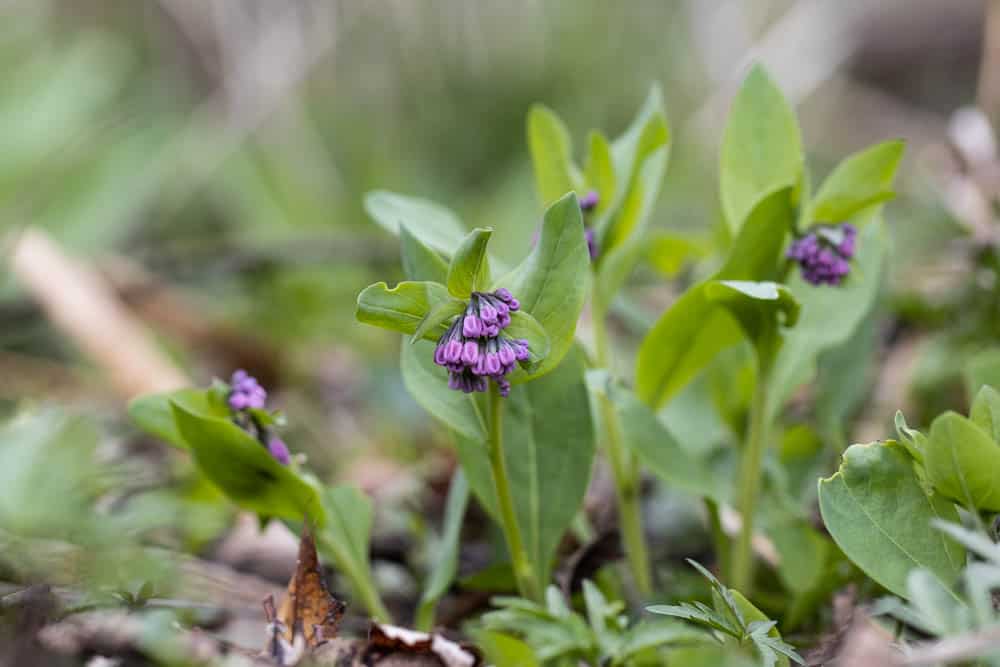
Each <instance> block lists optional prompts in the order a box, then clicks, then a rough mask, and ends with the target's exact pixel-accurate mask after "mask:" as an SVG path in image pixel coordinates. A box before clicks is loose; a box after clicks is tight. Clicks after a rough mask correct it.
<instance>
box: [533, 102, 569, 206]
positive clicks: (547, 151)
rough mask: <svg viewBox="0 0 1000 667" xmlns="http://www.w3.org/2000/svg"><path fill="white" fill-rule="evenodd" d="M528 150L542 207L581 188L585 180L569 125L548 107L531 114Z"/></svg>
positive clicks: (538, 106) (542, 107) (534, 109)
mask: <svg viewBox="0 0 1000 667" xmlns="http://www.w3.org/2000/svg"><path fill="white" fill-rule="evenodd" d="M528 148H529V150H530V151H531V161H532V164H533V165H534V168H535V185H536V187H537V190H538V199H539V200H540V202H541V205H542V208H546V207H548V206H549V205H551V204H552V203H554V202H555V201H556V200H558V199H560V198H562V197H563V196H565V195H566V193H567V192H572V191H574V190H576V189H577V185H578V184H579V182H580V180H581V178H580V175H579V170H578V169H577V167H576V165H574V163H573V145H572V141H571V140H570V136H569V130H567V129H566V125H565V123H563V122H562V119H560V118H559V116H557V115H556V114H555V112H554V111H552V110H551V109H549V108H548V107H546V106H544V105H541V104H536V105H534V106H533V107H531V110H530V111H529V112H528Z"/></svg>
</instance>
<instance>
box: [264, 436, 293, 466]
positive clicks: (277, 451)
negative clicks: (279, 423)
mask: <svg viewBox="0 0 1000 667" xmlns="http://www.w3.org/2000/svg"><path fill="white" fill-rule="evenodd" d="M267 451H269V452H271V456H273V457H274V460H275V461H277V462H278V463H280V464H281V465H284V466H286V465H288V464H289V463H290V462H291V460H292V457H291V455H290V453H289V451H288V445H286V444H285V443H284V441H283V440H282V439H281V438H279V437H277V436H271V439H270V440H268V441H267Z"/></svg>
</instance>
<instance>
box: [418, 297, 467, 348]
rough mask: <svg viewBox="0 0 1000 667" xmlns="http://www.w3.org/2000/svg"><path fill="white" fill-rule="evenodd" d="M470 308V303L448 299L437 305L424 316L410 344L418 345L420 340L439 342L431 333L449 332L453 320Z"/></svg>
mask: <svg viewBox="0 0 1000 667" xmlns="http://www.w3.org/2000/svg"><path fill="white" fill-rule="evenodd" d="M468 307H469V304H468V302H466V301H459V300H458V299H448V300H447V301H442V302H441V303H439V304H437V305H436V306H434V307H433V308H431V309H430V312H428V313H427V315H425V316H424V319H423V320H422V321H421V322H420V325H419V326H418V327H417V329H416V331H414V332H413V338H411V339H410V342H412V343H416V342H417V341H418V340H424V339H425V338H430V339H431V340H437V338H434V337H433V336H431V332H433V331H443V330H447V329H448V328H449V327H450V326H451V323H452V320H454V319H455V317H456V316H458V315H460V314H461V313H464V312H465V310H466V309H467V308H468ZM438 338H440V336H438Z"/></svg>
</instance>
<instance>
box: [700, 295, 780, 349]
mask: <svg viewBox="0 0 1000 667" xmlns="http://www.w3.org/2000/svg"><path fill="white" fill-rule="evenodd" d="M705 295H706V297H707V298H708V300H709V301H712V302H715V303H718V304H721V305H723V306H725V307H726V309H727V310H728V311H729V312H730V314H732V315H733V317H735V318H736V320H737V321H738V322H739V323H740V327H741V328H742V329H743V333H744V334H746V336H747V338H749V339H750V340H751V341H752V342H756V341H757V340H759V339H760V338H761V337H762V336H766V335H768V333H767V332H768V331H770V330H772V329H774V328H775V327H776V326H777V324H778V323H779V319H780V323H781V324H783V325H784V326H786V327H791V326H795V322H796V320H797V319H798V317H799V302H798V301H796V300H795V297H794V296H792V293H791V292H790V291H789V290H788V288H787V287H785V286H784V285H782V284H781V283H774V282H770V281H765V282H754V281H752V280H712V281H710V282H708V283H707V284H706V285H705Z"/></svg>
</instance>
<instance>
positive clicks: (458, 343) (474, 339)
mask: <svg viewBox="0 0 1000 667" xmlns="http://www.w3.org/2000/svg"><path fill="white" fill-rule="evenodd" d="M520 307H521V304H520V303H518V301H517V299H515V298H514V295H513V294H511V293H510V290H508V289H507V288H505V287H501V288H500V289H498V290H496V291H495V292H490V293H485V292H473V293H472V296H471V298H470V299H469V305H468V307H466V309H465V314H464V315H460V316H459V317H456V318H455V321H454V322H453V323H452V325H451V327H449V329H448V331H447V332H446V333H445V334H444V335H443V336H441V338H440V339H439V340H438V344H437V347H436V348H434V363H435V364H437V365H438V366H444V367H445V368H447V369H448V386H449V387H451V388H452V389H457V390H459V391H463V392H465V393H466V394H469V393H472V392H474V391H482V392H484V391H486V389H487V387H488V384H489V382H488V381H489V380H490V379H492V380H493V381H494V382H495V383H496V385H497V387H498V388H499V389H500V395H501V396H507V395H508V394H509V393H510V382H509V381H508V380H507V378H506V376H507V374H508V373H510V372H511V371H513V370H514V366H515V364H516V363H517V362H522V361H528V359H529V358H530V357H531V354H530V353H529V352H528V341H526V340H523V339H517V340H515V339H513V338H509V337H507V336H506V335H502V334H501V332H502V331H503V330H504V329H505V328H506V327H507V325H508V324H510V314H511V313H512V312H514V311H516V310H518V309H519V308H520Z"/></svg>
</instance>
